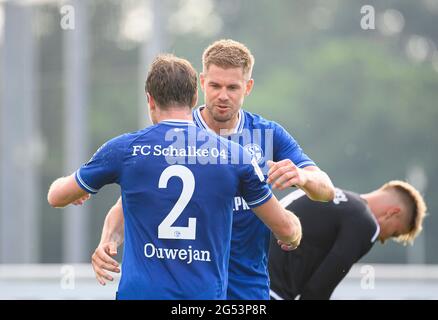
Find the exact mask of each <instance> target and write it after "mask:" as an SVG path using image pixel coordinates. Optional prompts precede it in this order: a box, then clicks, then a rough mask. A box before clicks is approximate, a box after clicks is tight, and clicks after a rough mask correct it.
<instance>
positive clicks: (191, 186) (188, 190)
mask: <svg viewBox="0 0 438 320" xmlns="http://www.w3.org/2000/svg"><path fill="white" fill-rule="evenodd" d="M172 177H179V178H180V179H181V180H182V182H183V188H182V192H181V195H180V197H179V199H178V201H177V202H176V203H175V205H174V207H173V208H172V210H170V212H169V214H168V215H167V216H166V218H164V220H163V221H162V222H161V223H160V225H159V226H158V238H160V239H188V240H195V239H196V218H189V225H188V227H172V224H173V223H174V222H175V221H176V219H178V217H179V215H180V214H181V213H182V212H183V210H184V209H185V207H186V206H187V204H188V203H189V201H190V199H191V198H192V195H193V192H194V191H195V177H194V176H193V173H192V172H191V171H190V170H189V169H188V168H186V167H184V166H180V165H174V166H170V167H167V168H166V169H165V170H164V171H163V173H162V174H161V176H160V181H159V182H158V187H159V188H160V189H162V188H167V182H168V181H169V179H170V178H172Z"/></svg>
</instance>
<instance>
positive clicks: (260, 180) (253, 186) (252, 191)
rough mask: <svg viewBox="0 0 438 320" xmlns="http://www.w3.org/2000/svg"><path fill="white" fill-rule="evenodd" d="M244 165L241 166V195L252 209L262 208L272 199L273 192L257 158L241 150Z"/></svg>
mask: <svg viewBox="0 0 438 320" xmlns="http://www.w3.org/2000/svg"><path fill="white" fill-rule="evenodd" d="M241 152H242V153H243V157H242V158H243V165H241V166H240V168H239V169H240V170H241V171H240V172H241V175H240V192H241V193H240V194H241V195H242V197H243V199H245V201H246V203H247V204H248V206H249V207H250V208H256V207H258V206H261V205H262V204H264V203H265V202H266V201H268V200H269V199H271V197H272V191H271V189H270V188H269V185H268V184H267V183H266V181H265V177H264V175H263V173H262V170H261V169H260V167H259V165H258V164H257V161H256V160H255V158H253V157H252V156H251V155H250V154H249V153H248V152H247V151H245V150H243V148H241Z"/></svg>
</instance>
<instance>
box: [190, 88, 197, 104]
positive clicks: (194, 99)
mask: <svg viewBox="0 0 438 320" xmlns="http://www.w3.org/2000/svg"><path fill="white" fill-rule="evenodd" d="M197 103H198V90H196V92H195V94H194V96H193V99H192V105H191V106H190V108H193V107H194V106H196V104H197Z"/></svg>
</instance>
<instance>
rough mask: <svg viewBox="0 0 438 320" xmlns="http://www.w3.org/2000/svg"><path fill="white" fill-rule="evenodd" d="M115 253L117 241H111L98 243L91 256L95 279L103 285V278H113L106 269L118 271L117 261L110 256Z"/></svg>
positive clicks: (111, 279) (110, 279)
mask: <svg viewBox="0 0 438 320" xmlns="http://www.w3.org/2000/svg"><path fill="white" fill-rule="evenodd" d="M116 255H117V243H116V241H111V242H105V243H101V244H99V246H98V247H97V248H96V250H95V251H94V253H93V256H92V257H91V263H92V265H93V269H94V273H95V275H96V279H97V281H98V282H99V283H100V284H101V285H103V286H104V285H105V284H106V282H105V279H106V280H109V281H113V280H114V278H113V277H112V276H110V275H109V274H108V273H107V272H106V271H112V272H116V273H119V272H120V268H119V263H118V262H117V261H116V260H114V259H113V258H112V257H114V256H116Z"/></svg>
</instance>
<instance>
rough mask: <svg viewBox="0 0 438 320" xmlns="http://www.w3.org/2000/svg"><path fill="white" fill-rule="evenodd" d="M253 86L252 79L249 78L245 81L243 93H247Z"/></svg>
mask: <svg viewBox="0 0 438 320" xmlns="http://www.w3.org/2000/svg"><path fill="white" fill-rule="evenodd" d="M253 86H254V79H252V78H251V79H249V80H248V81H247V82H246V88H245V95H246V96H247V95H249V94H250V93H251V90H252V87H253Z"/></svg>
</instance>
